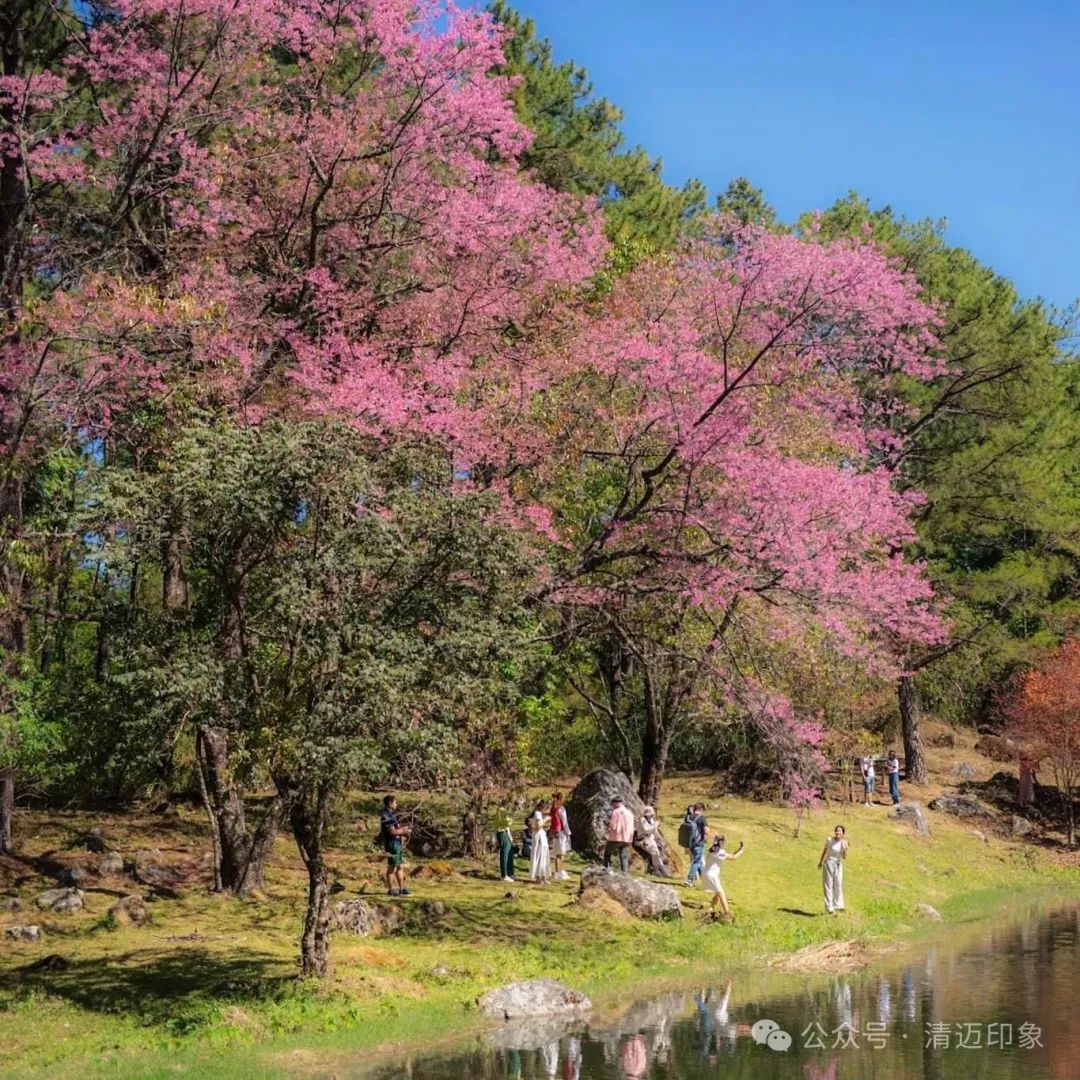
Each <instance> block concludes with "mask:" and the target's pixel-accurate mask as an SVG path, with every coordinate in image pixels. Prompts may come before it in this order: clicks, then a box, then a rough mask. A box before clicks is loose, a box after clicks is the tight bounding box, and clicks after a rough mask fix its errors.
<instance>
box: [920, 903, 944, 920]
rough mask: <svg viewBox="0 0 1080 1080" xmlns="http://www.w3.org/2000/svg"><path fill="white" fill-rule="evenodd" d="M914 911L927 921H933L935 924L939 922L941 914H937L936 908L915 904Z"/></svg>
mask: <svg viewBox="0 0 1080 1080" xmlns="http://www.w3.org/2000/svg"><path fill="white" fill-rule="evenodd" d="M915 910H916V911H917V912H918V913H919V914H920V915H923V916H925V917H926V918H928V919H933V920H935V921H936V922H941V912H939V911H938V910H937V908H935V907H931V906H930V905H929V904H923V903H920V904H916V905H915Z"/></svg>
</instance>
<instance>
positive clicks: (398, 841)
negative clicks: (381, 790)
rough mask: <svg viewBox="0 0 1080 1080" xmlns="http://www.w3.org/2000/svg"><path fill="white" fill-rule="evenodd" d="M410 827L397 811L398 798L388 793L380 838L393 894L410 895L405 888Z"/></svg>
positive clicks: (387, 880) (388, 883)
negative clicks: (404, 822) (406, 854)
mask: <svg viewBox="0 0 1080 1080" xmlns="http://www.w3.org/2000/svg"><path fill="white" fill-rule="evenodd" d="M408 835H409V827H408V826H407V825H402V823H401V818H400V817H399V816H398V812H397V799H396V798H395V797H394V796H393V795H387V796H386V797H385V798H384V799H383V808H382V813H381V814H380V815H379V839H380V840H381V841H382V845H383V850H384V851H385V852H386V890H387V892H388V893H389V894H390V895H391V896H408V895H409V890H408V889H406V888H405V869H404V864H405V838H406V837H407V836H408Z"/></svg>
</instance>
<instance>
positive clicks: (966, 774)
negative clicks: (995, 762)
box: [953, 761, 975, 780]
mask: <svg viewBox="0 0 1080 1080" xmlns="http://www.w3.org/2000/svg"><path fill="white" fill-rule="evenodd" d="M953 772H954V773H955V774H956V775H957V776H958V777H959V778H960V779H961V780H974V779H975V770H974V769H973V768H972V767H971V765H969V764H968V763H967V762H966V761H962V762H960V764H959V765H957V766H955V767H954V768H953Z"/></svg>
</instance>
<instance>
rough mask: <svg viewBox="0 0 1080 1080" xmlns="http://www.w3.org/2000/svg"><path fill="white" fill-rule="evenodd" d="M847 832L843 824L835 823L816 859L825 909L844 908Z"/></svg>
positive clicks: (828, 910) (828, 911)
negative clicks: (818, 857)
mask: <svg viewBox="0 0 1080 1080" xmlns="http://www.w3.org/2000/svg"><path fill="white" fill-rule="evenodd" d="M847 850H848V842H847V833H846V831H845V829H844V826H843V825H837V826H836V828H835V829H834V830H833V834H832V836H830V837H829V839H828V840H826V841H825V847H824V849H823V850H822V852H821V858H820V859H818V868H819V869H820V870H821V886H822V889H823V890H824V892H825V911H826V912H827V913H828V914H829V915H832V914H833V912H836V911H843V910H844V860H845V859H846V858H847Z"/></svg>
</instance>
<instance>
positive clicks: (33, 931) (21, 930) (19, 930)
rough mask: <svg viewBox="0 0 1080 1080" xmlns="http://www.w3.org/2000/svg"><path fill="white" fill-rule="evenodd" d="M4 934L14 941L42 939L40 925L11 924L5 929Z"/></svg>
mask: <svg viewBox="0 0 1080 1080" xmlns="http://www.w3.org/2000/svg"><path fill="white" fill-rule="evenodd" d="M4 936H5V937H9V938H11V939H12V940H13V941H40V940H41V927H40V926H9V927H8V928H7V929H6V930H5V931H4Z"/></svg>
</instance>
